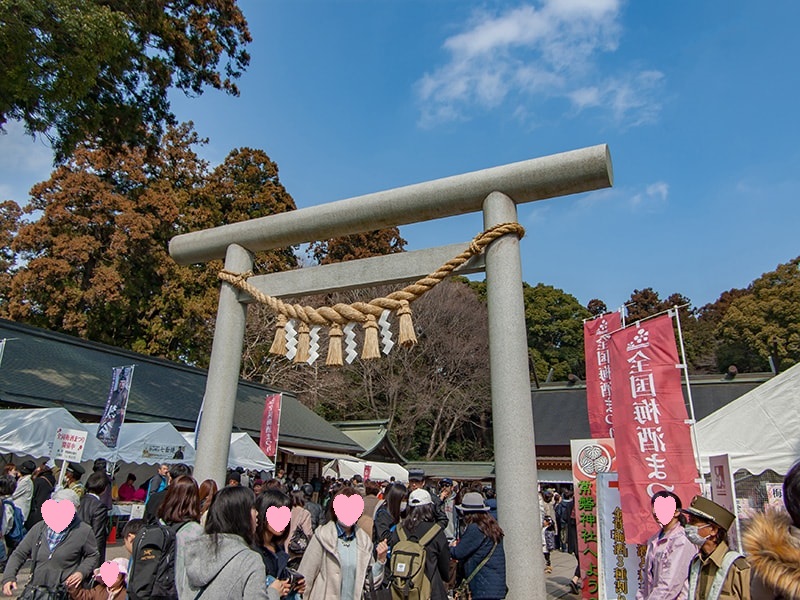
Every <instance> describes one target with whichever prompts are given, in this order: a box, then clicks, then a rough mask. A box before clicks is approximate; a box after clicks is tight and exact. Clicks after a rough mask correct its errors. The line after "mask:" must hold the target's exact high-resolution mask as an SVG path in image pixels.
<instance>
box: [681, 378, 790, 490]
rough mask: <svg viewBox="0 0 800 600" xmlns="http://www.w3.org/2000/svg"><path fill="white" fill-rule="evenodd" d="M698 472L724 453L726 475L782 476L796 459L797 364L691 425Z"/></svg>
mask: <svg viewBox="0 0 800 600" xmlns="http://www.w3.org/2000/svg"><path fill="white" fill-rule="evenodd" d="M696 430H697V441H698V445H699V447H700V458H701V461H702V463H703V471H704V472H705V473H708V471H709V466H708V457H709V456H715V455H718V454H727V455H728V456H729V457H730V462H731V471H733V472H734V473H735V472H736V471H738V470H739V469H746V470H748V471H750V472H751V473H753V474H756V475H757V474H760V473H763V472H764V471H765V470H767V469H771V470H773V471H775V472H776V473H778V474H780V475H785V474H786V472H787V471H788V470H789V469H790V468H791V466H792V465H793V464H794V463H795V462H797V460H798V459H800V364H797V365H795V366H793V367H792V368H790V369H789V370H787V371H784V372H783V373H780V374H779V375H776V376H775V377H773V378H772V379H770V380H769V381H767V382H766V383H763V384H761V385H760V386H758V387H757V388H755V389H753V390H750V391H749V392H747V393H746V394H744V395H743V396H741V397H739V398H737V399H736V400H734V401H733V402H731V403H730V404H728V405H727V406H724V407H722V408H720V409H719V410H717V411H714V412H713V413H711V414H710V415H708V416H707V417H706V418H704V419H702V420H700V421H698V422H697V425H696Z"/></svg>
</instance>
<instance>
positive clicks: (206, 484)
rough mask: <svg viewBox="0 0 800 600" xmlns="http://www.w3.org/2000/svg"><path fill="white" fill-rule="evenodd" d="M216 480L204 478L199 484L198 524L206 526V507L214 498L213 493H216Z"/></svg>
mask: <svg viewBox="0 0 800 600" xmlns="http://www.w3.org/2000/svg"><path fill="white" fill-rule="evenodd" d="M218 489H219V488H217V482H216V481H214V480H213V479H206V480H205V481H203V483H201V484H200V525H202V526H203V527H205V526H206V516H207V515H208V507H209V506H211V501H212V500H213V499H214V494H216V493H217V490H218Z"/></svg>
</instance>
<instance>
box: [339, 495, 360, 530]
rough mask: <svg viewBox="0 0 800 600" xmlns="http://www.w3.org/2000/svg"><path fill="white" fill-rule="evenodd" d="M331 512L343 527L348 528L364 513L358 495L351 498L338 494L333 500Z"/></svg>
mask: <svg viewBox="0 0 800 600" xmlns="http://www.w3.org/2000/svg"><path fill="white" fill-rule="evenodd" d="M333 512H334V513H336V518H337V519H339V521H341V522H342V524H344V526H345V527H350V525H352V524H353V523H355V522H356V521H358V518H359V517H360V516H361V514H362V513H363V512H364V499H363V498H362V497H361V496H359V495H358V494H355V495H353V496H345V495H344V494H339V495H338V496H336V498H334V499H333Z"/></svg>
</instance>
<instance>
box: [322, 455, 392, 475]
mask: <svg viewBox="0 0 800 600" xmlns="http://www.w3.org/2000/svg"><path fill="white" fill-rule="evenodd" d="M367 465H369V466H370V467H371V472H370V476H369V478H370V479H372V480H373V481H389V479H390V478H391V477H394V478H395V480H396V481H408V471H407V470H406V469H405V468H403V467H401V466H400V465H396V464H393V463H384V462H376V461H372V460H345V459H343V458H339V459H336V460H332V461H331V462H329V463H328V464H327V465H325V469H324V470H323V471H322V475H323V476H331V477H344V478H345V479H349V478H351V477H353V475H361V476H362V477H363V476H364V467H366V466H367Z"/></svg>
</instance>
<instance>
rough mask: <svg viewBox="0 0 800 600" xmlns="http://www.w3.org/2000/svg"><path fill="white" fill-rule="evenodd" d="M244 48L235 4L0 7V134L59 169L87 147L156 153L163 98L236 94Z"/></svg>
mask: <svg viewBox="0 0 800 600" xmlns="http://www.w3.org/2000/svg"><path fill="white" fill-rule="evenodd" d="M248 42H250V33H249V31H248V27H247V22H246V20H245V18H244V16H243V14H242V12H241V10H239V8H238V7H237V5H236V0H204V1H203V2H192V1H188V0H161V1H158V2H155V1H154V0H141V1H139V2H130V1H128V0H0V127H2V125H3V124H4V123H6V122H7V121H8V120H19V121H22V122H23V124H24V125H25V129H26V131H27V132H28V133H30V134H44V135H46V136H47V137H49V138H50V139H51V141H52V143H53V146H54V150H55V154H56V159H57V161H59V162H61V161H64V160H66V158H67V157H68V156H69V155H70V154H71V152H72V150H73V149H74V148H75V147H76V146H77V145H78V144H79V143H80V142H82V141H83V140H85V139H90V138H93V139H96V140H97V142H98V145H99V146H102V147H105V148H107V149H110V148H116V147H120V146H122V145H123V144H134V145H138V144H141V143H142V142H144V141H147V142H149V143H150V145H151V146H155V145H156V141H157V139H158V137H159V136H160V134H161V133H162V132H163V127H164V124H165V123H168V124H174V122H175V118H174V116H173V115H172V113H171V112H170V104H169V99H168V97H167V93H168V91H169V89H170V88H172V87H177V88H178V89H179V90H182V91H183V92H185V93H187V94H194V95H199V94H202V93H203V90H204V88H205V87H206V86H211V87H213V88H216V89H222V90H225V91H226V92H228V93H230V94H234V95H237V94H238V89H237V87H236V85H235V83H234V80H235V79H237V78H238V77H239V76H240V75H241V73H242V72H243V70H244V68H245V67H247V65H248V63H249V61H250V57H249V56H248V54H247V52H246V51H245V50H244V46H245V45H246V44H247V43H248ZM223 59H224V66H223V67H222V68H220V62H221V60H223Z"/></svg>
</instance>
